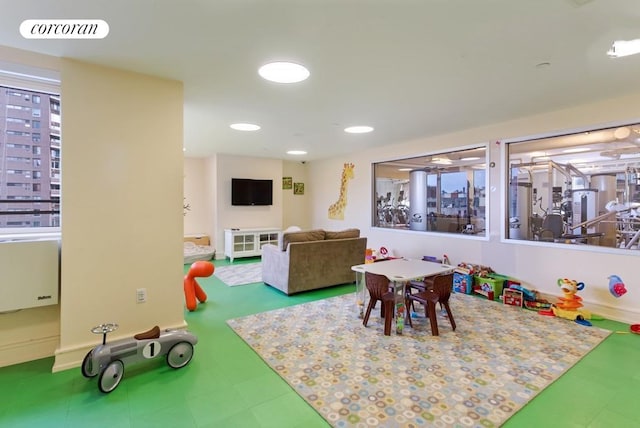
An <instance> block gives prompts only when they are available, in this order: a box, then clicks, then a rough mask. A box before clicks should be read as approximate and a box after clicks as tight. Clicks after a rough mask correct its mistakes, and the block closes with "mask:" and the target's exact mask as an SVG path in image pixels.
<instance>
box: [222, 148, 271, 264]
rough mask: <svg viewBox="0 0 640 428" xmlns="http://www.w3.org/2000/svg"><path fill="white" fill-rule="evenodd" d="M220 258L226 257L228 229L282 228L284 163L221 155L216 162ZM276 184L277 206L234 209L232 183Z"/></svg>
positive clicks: (239, 207) (238, 207) (235, 207)
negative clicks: (250, 180) (267, 181)
mask: <svg viewBox="0 0 640 428" xmlns="http://www.w3.org/2000/svg"><path fill="white" fill-rule="evenodd" d="M215 168H216V180H215V183H216V189H215V195H214V197H215V201H216V202H215V204H216V207H217V216H216V219H215V246H216V258H223V257H224V229H230V228H239V229H243V228H255V227H274V228H282V186H281V185H280V183H281V182H282V160H280V159H266V158H252V157H245V156H231V155H222V154H218V155H217V156H216V162H215ZM232 178H253V179H271V180H273V205H270V206H232V205H231V179H232Z"/></svg>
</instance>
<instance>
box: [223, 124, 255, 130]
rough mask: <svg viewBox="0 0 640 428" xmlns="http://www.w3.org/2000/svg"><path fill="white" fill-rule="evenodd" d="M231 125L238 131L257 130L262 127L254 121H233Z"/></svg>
mask: <svg viewBox="0 0 640 428" xmlns="http://www.w3.org/2000/svg"><path fill="white" fill-rule="evenodd" d="M229 127H230V128H231V129H235V130H236V131H257V130H258V129H260V127H259V126H258V125H254V124H253V123H232V124H231V125H229Z"/></svg>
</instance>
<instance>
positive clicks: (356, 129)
mask: <svg viewBox="0 0 640 428" xmlns="http://www.w3.org/2000/svg"><path fill="white" fill-rule="evenodd" d="M371 131H373V127H371V126H349V127H347V128H344V132H347V133H349V134H366V133H367V132H371Z"/></svg>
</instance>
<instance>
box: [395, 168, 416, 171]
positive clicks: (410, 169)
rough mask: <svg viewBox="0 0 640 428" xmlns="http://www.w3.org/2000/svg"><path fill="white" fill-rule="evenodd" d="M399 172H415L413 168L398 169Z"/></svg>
mask: <svg viewBox="0 0 640 428" xmlns="http://www.w3.org/2000/svg"><path fill="white" fill-rule="evenodd" d="M398 171H402V172H405V171H413V168H398Z"/></svg>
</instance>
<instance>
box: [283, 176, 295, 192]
mask: <svg viewBox="0 0 640 428" xmlns="http://www.w3.org/2000/svg"><path fill="white" fill-rule="evenodd" d="M292 188H293V178H291V177H282V190H291V189H292Z"/></svg>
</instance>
